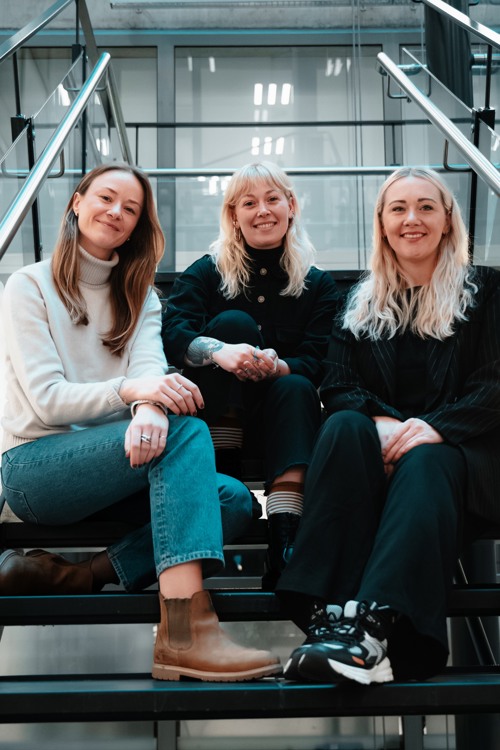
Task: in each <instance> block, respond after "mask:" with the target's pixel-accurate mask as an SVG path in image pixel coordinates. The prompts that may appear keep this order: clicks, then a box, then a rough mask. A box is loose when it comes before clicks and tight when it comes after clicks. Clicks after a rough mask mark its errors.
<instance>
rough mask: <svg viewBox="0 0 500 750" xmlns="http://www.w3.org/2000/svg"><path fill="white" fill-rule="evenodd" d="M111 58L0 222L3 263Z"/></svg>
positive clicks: (104, 57) (99, 67) (98, 68)
mask: <svg viewBox="0 0 500 750" xmlns="http://www.w3.org/2000/svg"><path fill="white" fill-rule="evenodd" d="M110 60H111V55H110V54H109V52H103V53H102V54H101V56H100V58H99V60H98V62H97V64H96V65H95V67H94V69H93V70H92V72H91V74H90V76H89V77H88V79H87V80H86V81H85V83H84V85H83V86H82V89H81V91H80V93H79V94H78V96H77V97H76V99H75V101H74V102H73V103H72V105H71V106H70V108H69V110H68V111H67V113H66V114H65V116H64V117H63V119H62V120H61V122H60V123H59V125H58V127H57V128H56V130H55V131H54V134H53V135H52V137H51V139H50V140H49V142H48V143H47V145H46V146H45V148H44V150H43V151H42V154H41V155H40V158H39V159H38V161H37V162H36V164H35V166H34V167H33V169H32V170H31V172H30V174H29V176H28V177H27V178H26V181H25V183H24V185H23V186H22V188H21V190H20V191H19V193H18V194H17V195H16V197H15V198H14V200H13V201H12V203H11V205H10V206H9V208H8V209H7V212H6V214H5V216H4V218H3V219H2V221H1V222H0V260H1V259H2V258H3V256H4V254H5V252H6V251H7V248H8V247H9V245H10V243H11V242H12V240H13V238H14V237H15V235H16V232H17V230H18V229H19V227H20V226H21V224H22V222H23V219H24V217H25V216H26V214H27V213H28V211H29V209H30V208H31V206H32V204H33V202H34V200H35V199H36V197H37V195H38V193H39V192H40V190H41V188H42V186H43V184H44V182H45V179H46V178H47V176H48V174H49V172H50V170H51V169H52V166H53V164H54V162H55V161H56V159H57V158H58V157H59V154H60V153H61V151H62V149H63V148H64V144H65V143H66V141H67V139H68V138H69V136H70V134H71V132H72V130H73V129H74V127H75V126H76V124H77V123H78V121H79V119H80V117H81V115H82V113H83V111H84V109H85V107H86V106H87V104H88V102H89V99H90V98H91V97H92V95H93V94H94V92H95V90H96V89H97V87H98V85H99V81H100V80H101V78H102V76H103V75H104V73H105V72H106V69H107V67H108V65H109V63H110Z"/></svg>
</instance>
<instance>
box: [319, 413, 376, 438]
mask: <svg viewBox="0 0 500 750" xmlns="http://www.w3.org/2000/svg"><path fill="white" fill-rule="evenodd" d="M322 434H323V435H328V436H329V437H330V438H331V439H332V440H336V439H338V438H362V437H364V436H367V437H369V438H373V437H375V438H377V440H378V436H377V428H376V427H375V423H374V422H373V420H372V419H371V418H370V417H368V416H366V414H362V413H361V412H359V411H351V410H349V409H345V410H343V411H337V412H335V413H334V414H331V415H330V416H329V417H328V419H327V420H326V422H325V424H324V426H323V429H322Z"/></svg>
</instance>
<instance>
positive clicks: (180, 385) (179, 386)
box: [176, 383, 184, 391]
mask: <svg viewBox="0 0 500 750" xmlns="http://www.w3.org/2000/svg"><path fill="white" fill-rule="evenodd" d="M181 388H184V386H183V385H182V383H179V385H178V386H177V388H176V390H177V391H180V389H181Z"/></svg>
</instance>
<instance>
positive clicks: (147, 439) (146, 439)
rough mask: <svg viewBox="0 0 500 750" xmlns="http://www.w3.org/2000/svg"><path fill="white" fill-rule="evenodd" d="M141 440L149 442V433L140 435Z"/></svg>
mask: <svg viewBox="0 0 500 750" xmlns="http://www.w3.org/2000/svg"><path fill="white" fill-rule="evenodd" d="M141 440H142V442H143V443H150V442H151V435H141Z"/></svg>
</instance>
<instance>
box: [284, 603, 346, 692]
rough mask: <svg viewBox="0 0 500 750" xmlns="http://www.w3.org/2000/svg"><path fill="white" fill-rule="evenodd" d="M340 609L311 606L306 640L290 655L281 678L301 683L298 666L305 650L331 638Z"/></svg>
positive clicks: (337, 607)
mask: <svg viewBox="0 0 500 750" xmlns="http://www.w3.org/2000/svg"><path fill="white" fill-rule="evenodd" d="M341 617H342V607H339V606H338V605H337V604H326V605H325V604H317V603H315V604H314V605H313V610H312V614H311V622H310V624H309V627H308V628H307V638H306V640H305V641H304V643H303V644H302V645H301V646H299V647H298V648H296V649H295V650H294V651H292V653H291V654H290V658H289V659H288V661H287V663H286V664H285V666H284V668H283V677H285V679H287V680H296V681H301V680H303V679H304V678H303V677H302V675H301V674H300V672H299V665H300V662H301V661H302V659H303V657H304V655H305V654H306V652H307V650H308V649H309V648H310V646H312V645H313V643H320V642H323V641H324V640H325V639H328V638H329V637H330V638H331V637H332V632H333V631H332V628H333V626H334V625H336V624H338V623H339V622H340V619H341Z"/></svg>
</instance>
